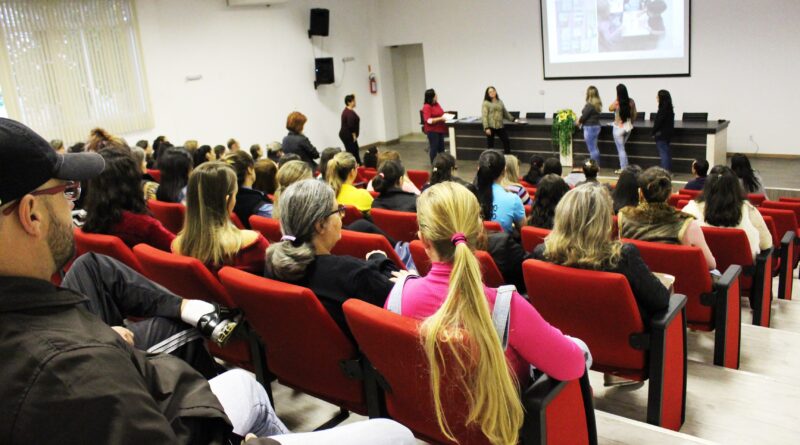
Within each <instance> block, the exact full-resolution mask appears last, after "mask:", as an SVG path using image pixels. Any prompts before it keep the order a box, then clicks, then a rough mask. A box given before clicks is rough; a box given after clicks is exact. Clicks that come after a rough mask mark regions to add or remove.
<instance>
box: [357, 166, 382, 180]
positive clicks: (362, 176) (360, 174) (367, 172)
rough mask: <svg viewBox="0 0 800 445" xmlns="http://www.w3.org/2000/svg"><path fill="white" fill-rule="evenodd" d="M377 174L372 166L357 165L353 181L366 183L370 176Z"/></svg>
mask: <svg viewBox="0 0 800 445" xmlns="http://www.w3.org/2000/svg"><path fill="white" fill-rule="evenodd" d="M377 174H378V171H377V170H375V169H374V168H366V167H358V168H357V169H356V180H355V182H363V183H367V182H369V181H370V180H371V179H372V178H374V177H375V175H377Z"/></svg>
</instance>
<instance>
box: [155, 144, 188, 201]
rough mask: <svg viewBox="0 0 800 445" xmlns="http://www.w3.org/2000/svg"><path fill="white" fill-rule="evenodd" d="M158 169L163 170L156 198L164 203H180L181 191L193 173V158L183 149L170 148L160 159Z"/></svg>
mask: <svg viewBox="0 0 800 445" xmlns="http://www.w3.org/2000/svg"><path fill="white" fill-rule="evenodd" d="M158 169H159V170H161V181H160V182H159V186H158V190H157V191H156V198H158V200H159V201H164V202H180V198H179V197H180V195H181V191H182V190H183V188H184V187H186V184H187V183H188V182H189V172H191V171H192V158H191V157H190V156H189V153H188V152H187V151H186V150H184V149H182V148H175V147H170V148H167V149H166V150H164V152H163V153H161V156H159V157H158Z"/></svg>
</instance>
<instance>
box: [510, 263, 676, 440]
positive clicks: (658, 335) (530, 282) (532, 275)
mask: <svg viewBox="0 0 800 445" xmlns="http://www.w3.org/2000/svg"><path fill="white" fill-rule="evenodd" d="M522 272H523V276H524V278H525V284H526V286H527V287H528V297H529V298H530V301H531V304H533V305H534V306H535V307H536V309H537V310H538V311H539V313H540V314H542V316H543V317H544V318H545V320H547V321H549V322H550V323H551V324H553V326H556V327H557V328H559V329H561V331H562V332H564V333H565V334H567V335H571V336H574V337H578V338H580V339H582V340H583V341H585V342H586V344H587V345H589V350H590V351H592V356H593V357H594V363H593V365H592V369H594V370H596V371H601V372H607V373H612V374H615V375H619V376H622V377H625V378H628V379H633V380H639V381H643V380H646V379H649V380H650V385H649V392H648V401H647V422H648V423H650V424H653V425H657V426H660V427H663V428H669V429H672V430H675V431H677V430H679V429H680V427H681V425H682V424H683V421H684V417H685V410H686V310H685V305H686V296H684V295H680V294H673V295H672V297H671V298H670V302H669V307H668V308H667V309H666V310H664V311H662V312H661V313H658V314H653V316H652V319H651V320H650V332H646V331H645V328H644V326H645V325H644V323H643V321H642V319H641V315H640V314H639V310H638V308H637V306H636V300H635V299H634V297H633V293H632V292H631V289H630V286H629V285H628V281H627V280H626V279H625V276H623V275H621V274H617V273H610V272H599V271H592V270H582V269H574V268H571V267H564V266H559V265H556V264H551V263H546V262H543V261H538V260H526V261H525V262H524V263H523V264H522Z"/></svg>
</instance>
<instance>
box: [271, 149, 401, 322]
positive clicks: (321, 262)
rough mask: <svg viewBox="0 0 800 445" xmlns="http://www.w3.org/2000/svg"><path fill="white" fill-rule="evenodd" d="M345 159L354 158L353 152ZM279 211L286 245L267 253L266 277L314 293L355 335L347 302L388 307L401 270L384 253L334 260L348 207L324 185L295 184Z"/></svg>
mask: <svg viewBox="0 0 800 445" xmlns="http://www.w3.org/2000/svg"><path fill="white" fill-rule="evenodd" d="M340 155H347V156H349V157H350V158H353V155H351V154H350V153H340V154H339V155H337V156H340ZM353 160H354V162H355V158H353ZM278 173H279V174H280V172H278ZM278 206H279V210H280V212H279V214H280V222H281V230H282V231H283V240H282V241H281V242H279V243H275V244H272V245H271V246H269V249H267V254H266V256H267V258H266V269H265V276H266V277H267V278H271V279H275V280H280V281H285V282H288V283H292V284H297V285H300V286H304V287H307V288H309V289H311V290H312V291H314V294H315V295H316V296H317V298H319V299H320V302H321V303H322V305H323V306H325V309H326V310H327V311H328V312H329V313H330V314H331V317H332V318H333V320H334V321H335V322H336V323H337V324H338V325H339V326H340V327H341V328H342V330H343V331H345V332H347V333H348V335H349V330H348V328H347V323H346V322H345V319H344V313H343V311H342V303H344V302H345V301H346V300H347V299H348V298H358V299H359V300H364V301H367V302H369V303H372V304H375V305H377V306H383V303H384V301H385V300H386V297H387V296H388V295H389V291H390V290H391V289H392V281H390V277H392V272H397V270H398V269H397V267H396V266H395V265H394V263H393V262H392V260H390V259H388V258H387V257H386V254H385V253H383V252H380V251H374V252H370V254H369V255H368V256H367V258H366V259H364V260H362V259H359V258H355V257H351V256H338V255H331V253H330V252H331V249H333V246H335V245H336V242H337V241H339V238H341V230H342V216H343V215H344V208H343V207H341V206H340V205H339V204H337V203H336V199H335V197H334V193H333V190H331V188H330V187H328V185H326V184H324V183H322V182H321V181H317V180H314V179H310V180H309V179H305V180H302V181H299V182H296V183H294V184H292V185H290V186H289V187H287V188H286V190H284V191H283V193H282V194H281V198H280V200H279V201H278Z"/></svg>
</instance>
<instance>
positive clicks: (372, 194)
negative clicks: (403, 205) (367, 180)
mask: <svg viewBox="0 0 800 445" xmlns="http://www.w3.org/2000/svg"><path fill="white" fill-rule="evenodd" d="M369 195H370V196H372V198H373V199H374V198H377V197H378V196H381V194H380V193H378V192H376V191H375V190H373V191H371V192H369Z"/></svg>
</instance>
